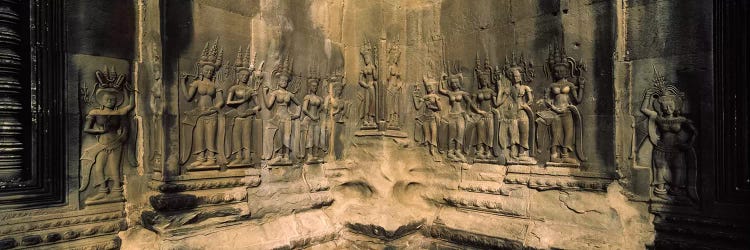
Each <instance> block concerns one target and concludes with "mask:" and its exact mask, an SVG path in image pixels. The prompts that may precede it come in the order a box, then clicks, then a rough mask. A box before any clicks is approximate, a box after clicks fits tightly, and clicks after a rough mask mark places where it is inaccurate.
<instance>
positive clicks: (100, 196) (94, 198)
mask: <svg viewBox="0 0 750 250" xmlns="http://www.w3.org/2000/svg"><path fill="white" fill-rule="evenodd" d="M106 197H107V193H104V192H99V193H97V194H95V195H93V196H91V197H89V198H88V199H86V201H85V203H86V204H96V203H98V202H99V201H101V200H104V198H106Z"/></svg>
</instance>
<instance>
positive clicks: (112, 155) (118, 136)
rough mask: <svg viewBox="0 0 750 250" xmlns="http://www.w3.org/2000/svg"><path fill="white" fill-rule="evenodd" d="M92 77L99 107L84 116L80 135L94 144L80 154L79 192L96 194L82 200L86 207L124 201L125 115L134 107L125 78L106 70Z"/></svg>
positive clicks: (126, 126)
mask: <svg viewBox="0 0 750 250" xmlns="http://www.w3.org/2000/svg"><path fill="white" fill-rule="evenodd" d="M95 74H96V87H95V90H94V99H95V101H96V104H98V105H99V107H97V108H94V109H91V110H90V111H89V112H88V114H87V115H86V119H85V121H84V124H83V132H85V133H88V134H91V135H94V136H96V142H95V143H94V144H93V145H90V146H88V147H85V149H84V150H83V152H82V154H81V187H80V189H79V191H81V192H82V191H85V190H86V189H87V188H88V187H93V188H96V193H93V194H91V195H90V196H89V197H88V198H86V200H85V203H86V204H89V205H93V204H101V203H110V202H119V201H124V197H123V195H122V191H123V188H122V173H121V166H122V165H123V162H124V160H125V159H127V158H128V155H126V154H129V152H127V151H128V150H127V149H126V147H125V143H126V142H127V140H128V132H129V131H128V128H129V126H128V121H129V120H130V118H129V117H128V114H129V113H130V111H131V110H133V107H134V103H133V102H134V100H133V99H134V98H133V91H132V90H131V89H129V86H127V83H126V82H125V74H117V72H116V71H114V70H112V71H110V70H109V68H106V69H105V71H104V72H102V71H96V73H95ZM126 99H127V104H125V102H126ZM123 156H124V157H123Z"/></svg>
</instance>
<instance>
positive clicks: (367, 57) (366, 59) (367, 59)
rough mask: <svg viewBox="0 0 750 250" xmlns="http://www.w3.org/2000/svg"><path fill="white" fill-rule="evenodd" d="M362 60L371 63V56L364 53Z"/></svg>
mask: <svg viewBox="0 0 750 250" xmlns="http://www.w3.org/2000/svg"><path fill="white" fill-rule="evenodd" d="M364 60H365V64H367V65H370V64H372V57H370V56H369V55H365V56H364Z"/></svg>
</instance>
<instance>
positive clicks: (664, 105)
mask: <svg viewBox="0 0 750 250" xmlns="http://www.w3.org/2000/svg"><path fill="white" fill-rule="evenodd" d="M659 104H661V113H662V115H664V116H672V115H674V113H675V110H676V108H677V104H676V103H675V102H674V100H668V99H667V100H663V101H660V102H659Z"/></svg>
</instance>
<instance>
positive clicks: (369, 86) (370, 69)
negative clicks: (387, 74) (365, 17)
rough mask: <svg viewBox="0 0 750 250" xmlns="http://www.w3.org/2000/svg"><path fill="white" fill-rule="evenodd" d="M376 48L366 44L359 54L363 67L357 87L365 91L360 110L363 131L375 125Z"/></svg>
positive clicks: (375, 126)
mask: <svg viewBox="0 0 750 250" xmlns="http://www.w3.org/2000/svg"><path fill="white" fill-rule="evenodd" d="M377 50H378V49H377V47H375V46H373V45H372V44H370V43H369V42H366V43H365V44H364V45H363V46H362V49H361V50H360V54H361V55H362V61H363V62H364V66H363V67H362V69H361V71H360V73H359V81H358V83H359V86H361V87H362V88H364V89H365V95H364V102H363V105H364V106H363V109H362V116H361V117H360V118H361V119H362V128H363V129H375V128H377V124H376V121H375V119H376V113H375V112H376V111H377V109H376V108H377V107H376V105H377V104H376V103H377V100H376V99H377V89H378V65H377V64H376V60H375V56H376V55H377Z"/></svg>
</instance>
